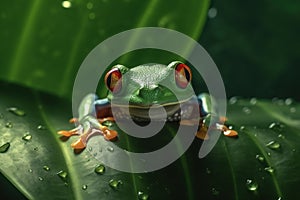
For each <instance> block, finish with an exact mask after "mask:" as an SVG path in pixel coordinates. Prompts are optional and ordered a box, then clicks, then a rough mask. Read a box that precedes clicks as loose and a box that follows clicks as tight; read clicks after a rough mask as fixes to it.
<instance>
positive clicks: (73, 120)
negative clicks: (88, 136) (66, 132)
mask: <svg viewBox="0 0 300 200" xmlns="http://www.w3.org/2000/svg"><path fill="white" fill-rule="evenodd" d="M69 122H70V123H72V124H75V123H77V122H78V119H77V118H75V117H73V118H71V119H70V120H69Z"/></svg>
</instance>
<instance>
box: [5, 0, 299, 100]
mask: <svg viewBox="0 0 300 200" xmlns="http://www.w3.org/2000/svg"><path fill="white" fill-rule="evenodd" d="M208 8H210V9H209V11H208V14H207V9H208ZM299 13H300V2H299V1H296V0H287V1H280V0H274V1H268V0H263V1H253V0H252V1H238V0H227V1H218V0H215V1H212V2H210V1H208V0H201V1H199V0H190V1H159V0H144V1H139V0H89V1H88V0H80V1H79V0H73V1H61V0H55V1H37V0H26V1H25V0H20V1H9V0H2V1H1V7H0V27H1V31H0V42H1V46H0V55H1V59H0V79H1V80H5V81H9V82H15V83H19V84H22V85H26V86H29V87H33V88H36V89H40V90H43V91H47V92H50V93H52V94H55V95H58V96H62V97H67V98H70V95H71V92H72V86H73V81H74V78H75V76H76V73H77V70H78V68H79V67H80V64H81V63H82V61H83V60H84V58H85V57H86V56H87V54H88V53H89V52H90V51H91V50H92V49H93V48H94V47H95V46H96V45H98V44H99V43H101V42H102V41H104V40H105V39H107V38H109V37H110V36H112V35H114V34H117V33H119V32H121V31H125V30H128V29H132V28H136V27H146V26H153V27H165V28H170V29H174V30H177V31H180V32H182V33H185V34H187V35H189V36H190V37H192V38H194V39H196V40H198V41H199V42H200V44H201V45H203V46H204V48H205V49H206V50H207V51H208V52H209V54H210V55H211V56H212V58H213V59H214V61H215V62H216V64H217V66H218V67H219V70H220V72H221V74H222V77H223V80H224V83H225V86H226V90H227V95H228V96H243V97H253V96H255V97H263V98H271V97H281V98H285V97H292V98H295V99H298V100H299V99H300V94H299V93H297V89H298V88H297V86H298V85H299V78H298V74H299V72H300V70H299V67H298V66H297V65H298V63H299V62H300V60H299V59H300V58H299V46H300V43H299V39H298V37H299V33H300V26H299V24H300V14H299ZM206 16H208V18H206ZM202 29H203V33H202V35H201V37H200V33H201V32H202ZM141 55H142V56H141ZM172 59H174V56H172V55H171V56H170V54H161V53H160V52H159V53H157V52H156V53H155V52H151V53H149V52H146V53H145V52H144V54H140V53H138V54H136V56H131V57H130V59H127V60H126V62H125V63H122V64H124V65H129V66H135V65H138V64H141V63H145V62H149V61H152V62H160V63H164V64H167V63H169V62H170V61H171V60H172ZM175 59H176V58H175ZM200 88H201V87H200ZM200 91H201V89H199V92H200ZM197 92H198V91H197Z"/></svg>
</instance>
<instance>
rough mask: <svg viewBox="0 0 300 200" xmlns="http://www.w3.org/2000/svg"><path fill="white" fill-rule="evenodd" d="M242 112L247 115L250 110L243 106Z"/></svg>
mask: <svg viewBox="0 0 300 200" xmlns="http://www.w3.org/2000/svg"><path fill="white" fill-rule="evenodd" d="M243 112H244V113H246V114H247V115H249V114H250V113H251V110H250V108H248V107H243Z"/></svg>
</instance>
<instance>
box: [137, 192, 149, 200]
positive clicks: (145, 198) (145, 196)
mask: <svg viewBox="0 0 300 200" xmlns="http://www.w3.org/2000/svg"><path fill="white" fill-rule="evenodd" d="M138 199H139V200H148V199H149V195H148V194H146V193H144V192H143V191H138Z"/></svg>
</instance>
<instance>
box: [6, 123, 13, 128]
mask: <svg viewBox="0 0 300 200" xmlns="http://www.w3.org/2000/svg"><path fill="white" fill-rule="evenodd" d="M5 127H6V128H12V127H13V124H12V123H11V122H7V123H6V124H5Z"/></svg>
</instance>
